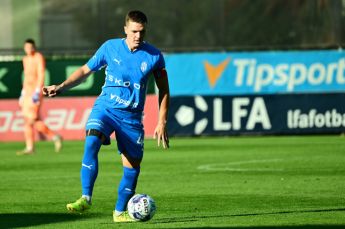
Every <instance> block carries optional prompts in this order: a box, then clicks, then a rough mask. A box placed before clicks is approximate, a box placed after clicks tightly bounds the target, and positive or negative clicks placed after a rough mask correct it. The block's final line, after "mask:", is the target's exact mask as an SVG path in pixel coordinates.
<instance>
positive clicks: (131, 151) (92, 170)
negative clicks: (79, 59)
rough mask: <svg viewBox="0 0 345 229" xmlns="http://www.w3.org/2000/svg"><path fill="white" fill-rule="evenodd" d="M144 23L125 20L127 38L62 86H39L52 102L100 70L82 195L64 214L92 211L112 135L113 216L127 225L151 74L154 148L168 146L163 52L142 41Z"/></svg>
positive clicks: (133, 15) (138, 18)
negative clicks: (118, 168) (116, 167)
mask: <svg viewBox="0 0 345 229" xmlns="http://www.w3.org/2000/svg"><path fill="white" fill-rule="evenodd" d="M146 24H147V18H146V15H145V14H144V13H143V12H141V11H137V10H135V11H130V12H128V14H127V15H126V19H125V26H124V31H125V34H126V37H125V38H117V39H111V40H108V41H106V42H105V43H103V45H102V46H101V47H100V48H99V49H98V50H97V51H96V53H95V55H94V56H93V57H91V58H90V60H89V61H88V62H87V63H86V64H85V65H83V66H82V67H80V68H79V69H77V70H76V71H75V72H74V73H72V74H71V75H70V76H69V77H68V78H67V80H65V81H64V82H63V83H62V84H60V85H51V86H48V87H43V93H44V94H45V95H47V96H50V97H54V96H56V95H58V94H59V93H61V92H64V91H66V90H68V89H70V88H72V87H74V86H77V85H78V84H80V83H81V82H83V81H84V80H85V79H86V77H88V76H89V75H90V74H91V73H92V72H95V71H98V70H100V69H101V68H103V67H106V70H105V83H104V86H103V87H102V93H101V95H100V96H99V97H98V98H97V100H96V101H95V104H94V106H93V108H92V111H91V114H90V116H89V119H88V121H87V123H86V138H85V146H84V157H83V160H82V166H81V186H82V196H81V197H80V198H79V199H78V200H77V201H75V202H73V203H69V204H67V209H68V211H71V212H80V213H81V212H84V211H85V210H88V209H89V208H91V198H92V192H93V187H94V183H95V181H96V178H97V174H98V152H99V150H100V148H101V146H102V145H109V144H110V136H111V134H112V133H113V132H115V136H116V140H117V148H118V152H119V154H120V155H121V159H122V166H123V175H122V179H121V181H120V184H119V187H118V198H117V202H116V204H115V208H114V211H113V220H114V222H131V221H133V219H131V218H130V217H129V215H128V212H127V203H128V201H129V199H130V198H131V197H132V196H133V195H134V194H135V189H136V186H137V180H138V177H139V173H140V164H141V161H142V158H143V153H144V128H143V124H142V117H143V109H144V104H145V97H146V87H147V82H148V78H149V77H150V76H151V75H153V76H154V79H155V81H156V85H157V87H158V89H159V101H158V103H159V115H158V117H159V119H158V123H157V126H156V128H155V131H154V137H155V138H157V141H158V146H159V145H160V144H162V145H163V148H168V147H169V139H168V135H167V131H166V123H167V115H168V105H169V98H170V94H169V83H168V77H167V73H166V70H165V61H164V58H163V55H162V53H161V52H160V51H159V50H158V49H156V48H155V47H154V46H152V45H150V44H149V43H147V42H145V41H144V35H145V32H146Z"/></svg>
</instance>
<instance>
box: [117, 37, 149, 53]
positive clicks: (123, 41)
mask: <svg viewBox="0 0 345 229" xmlns="http://www.w3.org/2000/svg"><path fill="white" fill-rule="evenodd" d="M144 43H145V41H143V43H141V44H140V45H139V47H138V48H136V49H135V50H133V51H131V50H130V49H129V47H128V45H127V43H126V38H122V44H123V46H125V49H126V50H127V51H128V52H129V53H135V52H137V51H138V50H140V49H141V46H142V45H143V44H144Z"/></svg>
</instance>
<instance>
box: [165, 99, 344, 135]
mask: <svg viewBox="0 0 345 229" xmlns="http://www.w3.org/2000/svg"><path fill="white" fill-rule="evenodd" d="M344 101H345V93H333V94H331V93H329V94H283V95H282V94H276V95H257V96H255V95H251V96H194V97H193V96H189V97H187V96H176V97H172V98H171V102H170V111H169V120H168V123H169V125H168V132H169V135H172V136H198V135H241V134H336V133H345V102H344Z"/></svg>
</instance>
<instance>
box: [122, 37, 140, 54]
mask: <svg viewBox="0 0 345 229" xmlns="http://www.w3.org/2000/svg"><path fill="white" fill-rule="evenodd" d="M125 43H126V45H127V47H128V49H129V51H130V52H134V51H135V50H137V49H138V47H136V48H134V47H131V46H130V44H129V43H128V40H127V39H125Z"/></svg>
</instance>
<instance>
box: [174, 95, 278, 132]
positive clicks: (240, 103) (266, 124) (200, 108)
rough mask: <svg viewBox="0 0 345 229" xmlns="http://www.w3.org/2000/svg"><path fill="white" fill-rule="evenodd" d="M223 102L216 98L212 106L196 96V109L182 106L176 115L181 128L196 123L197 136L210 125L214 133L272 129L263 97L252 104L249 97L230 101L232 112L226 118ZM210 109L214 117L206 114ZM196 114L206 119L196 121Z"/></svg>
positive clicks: (254, 100)
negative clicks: (200, 113)
mask: <svg viewBox="0 0 345 229" xmlns="http://www.w3.org/2000/svg"><path fill="white" fill-rule="evenodd" d="M223 100H224V99H222V98H214V99H213V100H212V102H211V104H208V103H207V102H206V101H205V99H204V98H202V97H201V96H196V97H194V104H195V108H194V107H190V106H186V105H182V106H180V107H179V109H178V110H177V112H176V113H175V118H176V120H177V122H178V123H179V124H180V125H181V126H188V125H192V124H193V123H195V126H194V134H196V135H199V134H202V133H203V132H204V131H205V129H206V128H207V126H209V125H211V127H212V131H229V130H234V131H240V130H243V129H244V130H248V131H250V130H254V129H255V128H256V127H257V125H258V126H261V127H262V128H263V129H265V130H267V129H271V127H272V125H271V121H270V118H269V115H268V112H267V108H266V105H265V101H264V99H263V98H262V97H256V98H254V99H253V101H252V103H251V100H250V98H247V97H241V98H233V99H232V100H231V101H230V102H231V108H232V109H231V112H230V114H229V113H226V114H225V115H226V116H224V112H223V107H224V105H223V102H224V101H223ZM226 102H228V100H227V101H226ZM209 107H211V108H210V109H211V111H213V112H212V115H207V114H206V113H207V111H208V110H209ZM196 112H202V113H203V114H204V116H205V117H203V118H201V119H199V120H195V117H196ZM208 113H209V112H208ZM227 116H230V117H227ZM225 120H227V121H225ZM242 124H245V125H242Z"/></svg>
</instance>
